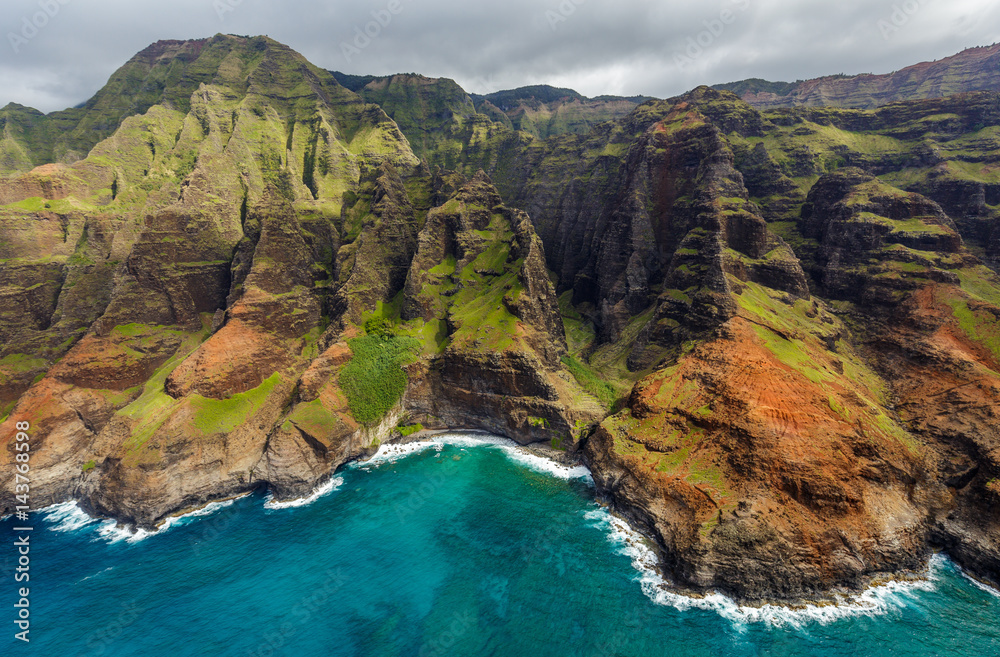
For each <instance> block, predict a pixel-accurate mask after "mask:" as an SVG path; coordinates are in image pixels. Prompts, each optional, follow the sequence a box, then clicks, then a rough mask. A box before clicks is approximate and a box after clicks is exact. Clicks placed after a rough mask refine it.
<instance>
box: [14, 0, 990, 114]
mask: <svg viewBox="0 0 1000 657" xmlns="http://www.w3.org/2000/svg"><path fill="white" fill-rule="evenodd" d="M3 7H4V8H3V14H2V34H3V35H4V38H3V43H0V106H2V105H5V104H7V103H8V102H11V101H13V102H17V103H21V104H24V105H29V106H32V107H36V108H38V109H41V110H43V111H46V112H49V111H52V110H56V109H63V108H65V107H69V106H73V105H76V104H78V103H81V102H83V101H85V100H87V98H89V97H90V96H91V95H92V94H93V93H94V92H95V91H97V90H98V89H99V88H100V87H101V86H102V85H103V84H104V82H105V81H106V80H107V78H108V77H109V76H110V75H111V73H112V72H113V71H114V70H115V69H116V68H117V67H119V66H121V65H122V64H123V63H124V62H125V61H126V60H128V59H129V58H130V57H131V56H132V55H133V54H135V53H136V52H137V51H139V50H141V49H143V48H144V47H146V46H147V45H149V44H150V43H152V42H153V41H157V40H159V39H191V38H200V37H206V36H211V35H213V34H216V33H218V32H223V33H233V34H267V35H269V36H270V37H272V38H274V39H277V40H278V41H281V42H283V43H286V44H288V45H289V46H291V47H292V48H294V49H296V50H298V51H299V52H301V53H302V54H303V55H305V56H306V57H307V58H308V59H309V60H310V61H312V62H313V63H314V64H316V65H318V66H321V67H324V68H328V69H334V70H340V71H345V72H348V73H357V74H368V73H370V74H387V73H396V72H417V73H422V74H424V75H428V76H432V77H450V78H453V79H455V80H456V81H458V83H459V84H461V85H462V86H463V87H464V88H465V89H466V90H468V91H471V92H477V93H487V92H490V91H499V90H501V89H509V88H513V87H518V86H523V85H527V84H552V85H556V86H564V87H571V88H574V89H576V90H578V91H580V92H581V93H583V94H586V95H589V96H596V95H600V94H605V93H610V94H622V95H634V94H644V95H650V96H657V97H668V96H673V95H676V94H679V93H682V92H684V91H686V90H688V89H691V88H692V87H695V86H697V85H699V84H716V83H720V82H730V81H734V80H741V79H744V78H748V77H761V78H765V79H769V80H785V81H794V80H796V79H807V78H812V77H818V76H821V75H827V74H832V73H888V72H890V71H893V70H897V69H900V68H903V67H904V66H908V65H910V64H915V63H917V62H921V61H928V60H933V59H941V58H942V57H947V56H949V55H952V54H955V53H957V52H959V51H960V50H962V49H964V48H967V47H970V46H977V45H989V44H992V43H994V42H996V41H1000V20H998V19H1000V5H998V4H997V3H995V2H992V1H990V0H875V1H871V0H841V1H840V2H816V1H811V2H810V1H806V0H721V1H719V2H714V1H710V2H680V1H675V0H662V1H658V2H649V1H642V0H505V2H503V3H500V2H487V3H482V2H450V1H449V2H445V1H444V0H368V1H364V2H358V1H353V2H347V1H346V0H326V1H322V0H284V1H281V2H279V1H278V0H170V1H169V2H166V1H162V0H3ZM390 10H395V11H396V13H392V11H390ZM372 12H375V14H374V15H373V13H372ZM376 18H380V19H381V20H382V23H383V24H384V25H382V24H377V23H372V21H373V20H375V19H376ZM370 23H371V24H370ZM36 25H41V27H36ZM366 27H367V29H368V31H369V32H370V33H376V32H377V36H375V37H374V38H370V40H369V41H368V42H366V41H365V39H367V38H368V37H367V36H366V37H364V38H361V37H358V31H361V32H363V31H364V30H365V29H366ZM376 28H377V29H376ZM356 39H357V40H356Z"/></svg>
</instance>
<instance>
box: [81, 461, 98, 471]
mask: <svg viewBox="0 0 1000 657" xmlns="http://www.w3.org/2000/svg"><path fill="white" fill-rule="evenodd" d="M96 467H97V461H95V460H94V459H90V460H89V461H87V462H86V463H84V464H83V468H82V470H83V472H90V471H91V470H93V469H94V468H96Z"/></svg>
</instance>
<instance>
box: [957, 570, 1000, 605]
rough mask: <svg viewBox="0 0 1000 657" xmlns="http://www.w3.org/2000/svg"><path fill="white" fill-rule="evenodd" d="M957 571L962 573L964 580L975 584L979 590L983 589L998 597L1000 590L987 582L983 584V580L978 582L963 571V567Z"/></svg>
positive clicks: (999, 596)
mask: <svg viewBox="0 0 1000 657" xmlns="http://www.w3.org/2000/svg"><path fill="white" fill-rule="evenodd" d="M956 568H958V566H956ZM958 571H959V572H960V573H962V577H964V578H965V579H966V581H968V582H969V583H970V584H972V585H973V586H975V587H976V588H977V589H979V590H980V591H983V592H984V593H989V594H990V595H992V596H993V597H995V598H1000V591H998V590H997V589H995V588H993V587H992V586H990V585H989V584H984V583H983V582H980V581H979V580H978V579H976V578H975V577H973V576H972V575H970V574H969V573H967V572H965V569H964V568H958Z"/></svg>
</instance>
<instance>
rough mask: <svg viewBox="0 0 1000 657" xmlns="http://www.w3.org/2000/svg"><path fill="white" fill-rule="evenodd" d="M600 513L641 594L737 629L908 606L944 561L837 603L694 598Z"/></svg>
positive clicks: (636, 536) (936, 559)
mask: <svg viewBox="0 0 1000 657" xmlns="http://www.w3.org/2000/svg"><path fill="white" fill-rule="evenodd" d="M601 512H603V513H606V514H607V516H608V518H609V520H608V522H609V524H610V527H611V530H610V532H609V534H608V540H610V541H611V542H612V543H614V544H615V545H616V546H617V551H618V553H619V554H623V555H626V556H628V557H630V558H631V559H632V566H633V567H634V568H635V569H636V570H637V571H638V573H639V575H638V577H637V579H638V581H639V585H640V587H641V589H642V592H643V593H644V594H645V595H646V597H648V598H649V599H650V600H652V601H653V602H654V603H656V604H658V605H662V606H666V607H673V608H674V609H676V610H678V611H687V610H690V609H702V610H706V611H714V612H715V613H717V614H718V615H719V616H721V617H723V618H725V619H726V620H728V621H730V622H731V623H733V625H734V626H736V627H737V629H740V628H745V627H746V626H747V625H750V624H755V623H763V624H767V625H771V626H775V627H782V626H790V627H795V628H801V627H803V626H806V625H809V624H812V623H819V624H821V625H826V624H828V623H832V622H834V621H837V620H840V619H844V618H852V617H857V616H881V615H885V614H887V613H889V612H891V611H893V610H898V609H902V608H904V607H906V606H908V605H909V604H911V603H912V602H914V598H915V596H916V595H917V594H918V593H920V592H926V591H933V590H935V588H936V584H935V581H936V579H937V574H938V572H939V571H940V569H941V568H942V566H943V564H944V563H945V560H946V557H944V556H943V555H934V556H933V557H932V558H931V560H930V563H929V565H928V572H927V575H926V577H924V578H921V579H915V580H909V581H897V580H894V581H890V582H886V583H884V584H879V585H877V586H872V587H870V588H868V589H866V590H865V591H863V592H861V593H858V594H855V595H852V596H839V597H838V598H837V600H836V602H835V603H831V604H824V605H817V604H805V605H796V606H794V607H790V606H784V605H778V604H765V605H761V606H759V607H748V606H744V605H740V604H739V603H737V602H736V601H735V600H733V599H732V598H729V597H727V596H725V595H722V594H721V593H713V594H710V595H706V596H703V597H697V598H696V597H691V596H687V595H682V594H680V593H675V592H674V591H672V590H671V587H670V584H669V582H667V581H666V580H665V579H664V578H663V577H662V576H661V575H660V573H659V570H658V568H657V558H656V554H655V552H654V551H653V550H652V549H651V548H650V547H649V545H648V544H647V540H648V539H646V538H645V537H644V536H643V535H642V534H640V533H639V532H638V531H636V530H635V529H633V528H632V527H631V526H630V525H629V524H628V523H626V522H625V521H624V520H622V519H620V518H617V517H615V516H613V515H611V514H610V513H609V512H607V511H606V510H604V509H597V510H595V511H592V512H589V513H592V514H595V517H596V514H598V513H601Z"/></svg>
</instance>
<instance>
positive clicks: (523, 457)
mask: <svg viewBox="0 0 1000 657" xmlns="http://www.w3.org/2000/svg"><path fill="white" fill-rule="evenodd" d="M445 445H450V446H452V447H465V448H467V447H484V446H485V447H494V448H497V449H499V450H500V451H502V452H503V453H504V455H505V456H507V458H509V459H510V460H511V461H514V462H515V463H517V464H518V465H522V466H524V467H527V468H529V469H531V470H534V471H536V472H541V473H543V474H548V475H552V476H554V477H558V478H560V479H566V480H570V479H584V480H587V481H588V482H591V483H592V482H593V478H592V477H591V475H590V470H588V469H587V468H586V467H584V466H582V465H578V466H568V465H563V464H562V463H558V462H556V461H553V460H552V459H550V458H546V457H544V456H539V455H537V454H533V453H532V452H530V451H528V450H527V449H525V448H524V447H522V446H521V445H518V444H517V443H516V442H514V441H513V440H511V439H509V438H503V437H501V436H497V435H494V434H491V433H486V432H479V431H463V432H447V433H439V434H436V435H434V436H431V437H430V438H428V439H426V440H422V441H418V442H412V443H405V444H389V445H382V446H380V447H379V449H378V451H377V452H376V453H375V455H374V456H372V457H371V458H370V459H368V460H367V461H365V462H364V463H362V464H360V465H359V468H360V469H369V468H370V467H378V466H380V465H382V464H384V463H392V462H395V461H398V460H399V459H401V458H404V457H407V456H410V455H411V454H416V453H418V452H422V451H424V450H426V449H428V448H432V447H433V448H434V449H436V450H437V451H438V452H440V451H441V449H442V448H443V447H444V446H445Z"/></svg>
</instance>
